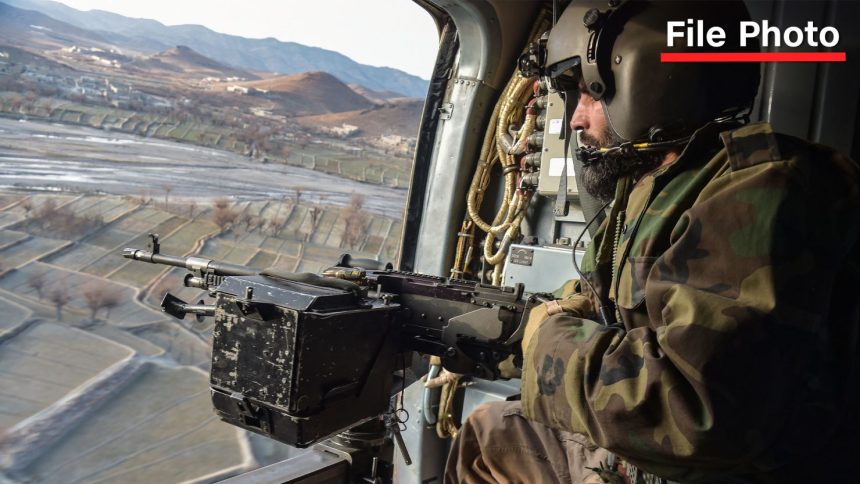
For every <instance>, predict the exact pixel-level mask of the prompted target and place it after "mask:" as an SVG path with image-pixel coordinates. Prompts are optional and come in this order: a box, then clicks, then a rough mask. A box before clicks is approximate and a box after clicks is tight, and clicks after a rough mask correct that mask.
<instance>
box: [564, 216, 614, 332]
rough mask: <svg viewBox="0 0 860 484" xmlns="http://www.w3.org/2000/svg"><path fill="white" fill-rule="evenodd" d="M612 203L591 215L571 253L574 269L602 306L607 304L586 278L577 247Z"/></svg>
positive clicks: (606, 322)
mask: <svg viewBox="0 0 860 484" xmlns="http://www.w3.org/2000/svg"><path fill="white" fill-rule="evenodd" d="M610 203H612V201H608V202H606V204H604V205H603V208H601V209H600V210H598V211H597V213H595V214H594V216H593V217H591V220H589V221H588V223H587V224H585V227H583V228H582V232H580V233H579V237H577V238H576V241H575V242H574V243H573V250H572V251H571V254H572V256H573V269H574V270H575V271H576V274H577V275H578V276H579V280H580V281H585V283H586V284H587V285H588V289H590V290H591V292H592V293H593V294H594V296H595V297H596V298H597V301H598V302H599V303H600V306H601V308H602V307H604V306H605V304H603V298H602V297H600V294H598V292H597V291H596V290H595V289H594V286H592V285H591V281H589V280H588V278H586V277H585V276H584V275H583V274H582V270H581V269H580V268H579V264H578V263H577V262H576V248H577V247H578V246H579V242H580V241H581V240H582V236H583V235H585V232H586V231H587V230H588V227H590V226H591V224H593V223H594V221H595V220H597V218H598V216H599V215H601V214H603V211H604V210H606V207H608V206H609V204H610ZM604 324H608V321H604Z"/></svg>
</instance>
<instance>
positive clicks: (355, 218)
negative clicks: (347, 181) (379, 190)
mask: <svg viewBox="0 0 860 484" xmlns="http://www.w3.org/2000/svg"><path fill="white" fill-rule="evenodd" d="M363 207H364V197H363V196H361V195H359V194H357V193H353V194H352V197H350V199H349V205H347V206H345V207H343V209H341V216H343V219H344V221H345V222H346V227H344V229H343V238H342V239H341V247H343V246H344V245H345V246H348V247H349V248H351V249H354V248H356V246H358V245H359V243H360V242H361V239H362V238H363V237H364V233H365V231H366V230H367V226H368V224H369V222H370V217H369V216H368V215H367V213H366V212H365V211H364V209H363Z"/></svg>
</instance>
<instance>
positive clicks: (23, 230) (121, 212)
mask: <svg viewBox="0 0 860 484" xmlns="http://www.w3.org/2000/svg"><path fill="white" fill-rule="evenodd" d="M192 203H193V204H194V205H191V204H192ZM341 203H342V202H341ZM363 205H364V201H363V200H362V198H361V197H359V196H354V197H353V199H351V200H350V201H349V202H348V203H347V205H346V206H343V205H337V204H335V202H334V201H331V202H329V201H327V200H326V198H325V197H322V199H320V198H310V197H303V196H302V195H301V194H293V196H286V195H285V196H282V197H279V198H275V199H269V200H246V201H238V200H230V199H225V198H219V199H215V200H195V201H189V200H177V201H173V202H172V203H170V204H168V203H165V202H163V201H159V200H158V199H157V198H156V199H152V198H141V197H120V196H112V195H106V194H78V195H72V194H57V195H53V194H45V193H38V192H22V191H15V190H11V191H0V221H5V223H3V224H2V225H0V311H2V314H3V316H2V317H0V456H4V457H0V480H2V478H3V477H4V476H6V477H8V478H11V479H14V480H26V481H38V482H52V481H53V482H56V481H58V480H62V481H63V482H117V481H122V482H178V481H184V480H204V481H212V480H217V479H219V478H223V477H227V476H230V475H234V474H237V473H239V472H244V471H246V470H250V469H253V468H256V467H258V466H260V465H265V464H269V463H272V462H276V461H279V460H282V459H284V458H287V457H289V456H291V455H294V453H295V452H296V450H295V449H291V448H290V447H287V446H285V445H282V444H279V443H277V442H274V441H271V440H268V439H265V438H261V437H258V436H251V435H249V434H247V433H246V432H244V431H242V430H239V429H237V428H235V427H232V426H229V425H227V424H225V423H223V422H221V421H220V420H219V419H217V418H216V416H215V415H214V413H213V411H212V409H211V403H210V402H209V394H208V383H207V376H206V371H207V369H208V366H209V358H210V350H209V347H208V341H209V338H210V334H209V330H210V328H209V327H207V326H206V325H198V324H196V323H192V322H191V321H178V320H175V319H172V318H169V317H168V316H166V315H165V314H164V313H162V312H161V311H160V307H159V304H160V301H161V299H162V297H163V296H164V293H165V292H168V291H170V292H171V293H173V294H174V295H176V296H178V297H180V298H182V299H184V300H187V301H195V302H196V301H198V300H208V295H207V294H206V292H205V291H202V290H200V289H195V288H186V287H183V286H182V280H183V277H184V275H185V273H186V271H184V270H182V269H179V268H168V267H164V266H156V265H149V264H145V263H140V262H133V261H129V260H128V259H125V258H123V257H122V256H121V253H122V249H123V248H125V247H136V248H145V247H146V246H147V244H148V243H149V241H150V240H149V237H148V234H150V233H158V234H159V236H160V241H161V244H162V245H161V250H162V252H164V253H169V254H174V255H191V254H199V255H200V256H203V257H210V258H213V259H219V260H223V261H227V262H232V263H236V264H246V265H250V266H253V267H257V268H261V269H262V268H267V267H277V268H279V269H282V270H287V271H306V272H319V271H320V270H322V269H324V268H326V267H328V266H330V265H332V264H333V263H335V262H336V261H337V259H338V258H339V256H340V255H341V254H342V253H344V252H349V253H351V254H352V255H353V256H355V257H362V258H380V259H384V260H394V259H395V258H396V257H397V250H398V247H399V238H400V228H401V221H400V220H399V219H396V218H392V217H389V216H386V215H383V214H379V213H372V212H368V211H366V210H364V208H363ZM57 214H59V215H57ZM189 319H190V318H189ZM45 428H51V429H53V430H52V431H51V432H54V433H55V434H56V435H54V434H51V433H50V432H49V433H48V434H44V432H45V430H44V429H45ZM40 432H41V433H42V434H44V435H42V434H40ZM34 433H35V434H36V435H37V437H39V436H41V437H40V438H41V440H40V438H36V439H31V436H32V435H33V434H34ZM60 476H62V477H60Z"/></svg>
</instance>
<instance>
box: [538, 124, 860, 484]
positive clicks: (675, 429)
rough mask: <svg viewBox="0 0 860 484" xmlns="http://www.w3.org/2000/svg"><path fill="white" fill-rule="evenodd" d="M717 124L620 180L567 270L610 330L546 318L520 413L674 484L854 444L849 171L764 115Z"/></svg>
mask: <svg viewBox="0 0 860 484" xmlns="http://www.w3.org/2000/svg"><path fill="white" fill-rule="evenodd" d="M726 129H727V128H726V126H725V125H717V124H710V125H708V126H705V127H704V128H702V129H701V130H699V131H698V132H697V133H696V135H695V136H694V138H693V140H692V141H691V142H690V143H689V144H688V146H687V147H686V149H685V150H684V152H683V153H682V154H681V156H680V157H679V158H678V159H677V160H676V161H675V162H674V163H671V164H668V165H665V166H662V167H660V168H658V169H657V170H655V171H654V172H652V173H650V174H648V175H646V176H644V177H643V178H642V179H641V180H639V181H638V182H637V183H636V184H635V186H631V185H632V183H630V182H629V181H625V182H620V183H619V188H618V192H617V194H616V202H615V204H614V205H613V208H612V211H611V214H610V216H609V217H607V221H606V222H605V223H604V224H603V226H602V227H601V230H600V233H599V234H598V235H597V236H596V237H595V239H594V242H593V243H592V245H591V246H590V247H589V249H588V252H587V254H586V261H585V262H584V264H583V270H584V272H585V274H586V277H588V279H589V280H590V281H591V282H592V284H593V285H594V287H595V290H596V291H598V292H599V293H601V294H602V295H603V297H604V299H605V300H611V301H613V302H614V304H615V307H613V309H616V310H617V314H618V320H619V324H617V325H615V326H613V327H607V326H603V325H601V324H598V323H596V322H594V320H596V317H595V314H593V311H589V310H588V309H582V310H579V311H577V310H573V311H574V312H573V314H570V313H566V314H562V315H556V316H552V317H550V318H548V319H546V320H545V321H544V322H543V323H542V324H541V325H540V328H539V329H537V331H536V333H535V335H534V336H533V337H532V338H531V340H530V342H529V344H528V347H527V348H526V349H525V358H524V366H523V389H522V399H523V408H524V411H525V414H526V416H527V417H529V418H531V419H533V420H536V421H538V422H541V423H544V424H546V425H548V426H551V427H555V428H559V429H564V430H569V431H573V432H581V433H583V434H586V435H587V436H589V437H590V438H591V439H592V440H593V441H594V442H595V443H596V444H597V445H599V446H601V447H604V448H607V449H609V450H611V451H613V452H615V453H616V454H617V455H619V456H621V457H622V458H624V459H625V460H627V461H629V462H632V463H633V464H635V465H637V466H639V467H640V468H642V469H644V470H647V471H649V472H653V473H655V474H657V475H660V476H663V477H666V478H671V479H673V480H679V481H683V482H688V481H701V480H715V481H720V482H726V481H725V478H727V477H728V475H731V476H745V477H747V478H751V479H753V480H755V481H762V480H765V481H770V480H773V481H776V482H779V481H782V482H786V481H784V480H783V479H787V478H788V480H789V481H791V482H797V481H796V478H797V477H799V476H800V475H802V474H796V473H797V472H802V471H804V470H805V471H808V470H809V469H810V468H813V467H820V468H822V469H827V468H828V467H829V466H833V465H834V462H833V461H834V460H836V459H842V458H841V457H840V456H843V455H844V456H848V457H847V458H845V459H843V460H841V461H840V462H837V463H836V465H839V464H841V465H844V466H848V465H851V464H849V462H852V459H856V455H858V454H857V452H858V444H857V442H858V441H860V440H858V439H860V433H858V430H857V428H858V425H857V422H858V418H857V416H856V413H858V412H860V410H858V407H857V403H856V402H857V401H858V399H857V394H858V391H857V387H858V386H860V385H858V384H857V383H858V377H857V376H858V372H857V369H858V355H860V351H858V343H857V340H858V339H857V333H858V327H860V248H858V229H860V223H858V222H860V170H858V166H857V164H856V163H855V162H854V161H852V160H851V159H849V158H847V157H844V156H842V155H840V154H838V153H836V152H834V151H832V150H831V149H829V148H826V147H823V146H820V145H813V144H810V143H807V142H804V141H801V140H799V139H796V138H792V137H789V136H784V135H779V134H774V133H773V132H772V130H771V128H770V126H769V125H768V124H764V123H760V124H752V125H748V126H744V127H741V128H739V129H735V130H734V131H724V130H726ZM720 131H723V132H720ZM619 221H620V222H619ZM616 240H617V242H618V244H617V250H616V251H614V250H613V249H614V248H615V245H616ZM613 252H614V253H615V256H614V257H613ZM613 259H616V260H617V263H615V264H613ZM613 275H617V277H613ZM574 297H578V298H584V296H582V295H577V296H574ZM590 306H591V305H588V304H586V305H583V306H582V307H583V308H590ZM595 307H596V306H595ZM576 316H579V317H576ZM849 401H850V402H851V403H848V402H849ZM849 405H850V406H849ZM852 407H853V408H852ZM819 452H820V453H821V455H823V456H826V457H820V458H819V457H816V454H817V453H819ZM852 455H853V456H854V457H853V458H852V457H851V456H852ZM816 472H817V471H816ZM829 472H830V470H825V471H823V474H818V476H819V477H824V476H826V475H829V474H828V473H829ZM834 472H835V471H834ZM840 472H841V471H840ZM813 475H815V474H813ZM856 475H860V471H857V474H855V476H856ZM780 476H782V477H780Z"/></svg>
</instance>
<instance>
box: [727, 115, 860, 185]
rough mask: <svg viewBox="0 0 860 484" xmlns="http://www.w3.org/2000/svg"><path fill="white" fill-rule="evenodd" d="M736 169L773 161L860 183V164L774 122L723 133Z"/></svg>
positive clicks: (795, 169) (803, 173)
mask: <svg viewBox="0 0 860 484" xmlns="http://www.w3.org/2000/svg"><path fill="white" fill-rule="evenodd" d="M720 138H721V140H722V142H723V144H724V145H725V149H726V154H727V155H728V160H729V163H730V164H731V169H732V171H733V172H738V171H740V170H743V169H745V168H750V167H753V166H758V165H761V164H763V163H769V162H782V166H783V167H784V169H787V170H791V171H793V172H796V173H797V174H798V175H801V176H811V177H828V178H829V177H838V178H841V179H842V182H847V183H851V184H855V185H856V184H860V165H858V163H857V162H856V161H855V160H852V159H851V158H849V157H848V156H846V155H844V154H842V153H840V152H839V151H837V150H835V149H833V148H831V147H829V146H825V145H822V144H818V143H813V142H811V141H807V140H803V139H801V138H797V137H795V136H791V135H788V134H784V133H777V132H775V131H774V129H773V127H772V126H771V125H770V123H765V122H761V123H752V124H748V125H745V126H742V127H740V128H737V129H733V130H730V131H724V132H722V133H720Z"/></svg>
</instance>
